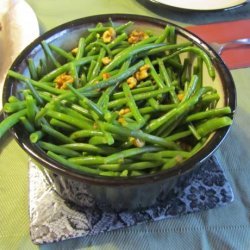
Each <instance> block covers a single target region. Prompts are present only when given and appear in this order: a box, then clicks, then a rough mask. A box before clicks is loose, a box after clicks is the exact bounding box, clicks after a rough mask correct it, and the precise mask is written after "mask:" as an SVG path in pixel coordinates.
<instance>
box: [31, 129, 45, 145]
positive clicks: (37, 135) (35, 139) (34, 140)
mask: <svg viewBox="0 0 250 250" xmlns="http://www.w3.org/2000/svg"><path fill="white" fill-rule="evenodd" d="M43 136H44V133H43V132H42V131H40V130H38V131H35V132H33V133H31V134H30V141H31V142H32V143H37V142H38V141H39V140H40V139H42V138H43Z"/></svg>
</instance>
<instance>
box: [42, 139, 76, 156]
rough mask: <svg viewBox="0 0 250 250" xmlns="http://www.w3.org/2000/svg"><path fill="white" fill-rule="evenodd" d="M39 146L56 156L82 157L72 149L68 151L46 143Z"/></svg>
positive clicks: (43, 142)
mask: <svg viewBox="0 0 250 250" xmlns="http://www.w3.org/2000/svg"><path fill="white" fill-rule="evenodd" d="M38 145H39V146H40V147H41V148H42V149H44V150H49V151H52V152H54V153H56V154H60V155H65V156H68V157H77V156H80V155H81V154H80V153H79V152H77V151H74V150H72V149H68V148H65V147H62V146H58V145H55V144H52V143H48V142H45V141H39V142H38Z"/></svg>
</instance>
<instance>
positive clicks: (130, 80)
mask: <svg viewBox="0 0 250 250" xmlns="http://www.w3.org/2000/svg"><path fill="white" fill-rule="evenodd" d="M127 83H128V86H129V88H131V89H133V88H134V87H136V84H137V80H136V78H135V77H133V76H131V77H129V78H128V79H127Z"/></svg>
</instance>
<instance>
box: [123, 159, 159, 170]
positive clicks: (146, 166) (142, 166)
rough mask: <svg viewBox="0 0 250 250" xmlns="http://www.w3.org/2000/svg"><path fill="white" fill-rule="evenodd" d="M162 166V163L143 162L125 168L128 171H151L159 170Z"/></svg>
mask: <svg viewBox="0 0 250 250" xmlns="http://www.w3.org/2000/svg"><path fill="white" fill-rule="evenodd" d="M161 165H162V162H152V161H142V162H135V163H130V164H127V165H125V164H124V166H123V167H124V168H126V169H128V170H144V169H151V168H157V167H159V166H161Z"/></svg>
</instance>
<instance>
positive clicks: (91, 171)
mask: <svg viewBox="0 0 250 250" xmlns="http://www.w3.org/2000/svg"><path fill="white" fill-rule="evenodd" d="M47 155H48V156H49V157H51V158H52V159H54V160H55V161H57V162H60V163H61V164H62V165H63V166H64V167H65V168H70V169H73V170H76V171H78V172H84V173H87V174H99V172H100V171H99V170H98V169H94V168H89V167H85V166H80V165H77V164H75V163H72V162H70V161H68V160H67V159H64V158H63V157H61V156H60V155H57V154H55V153H53V152H51V151H48V152H47Z"/></svg>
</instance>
